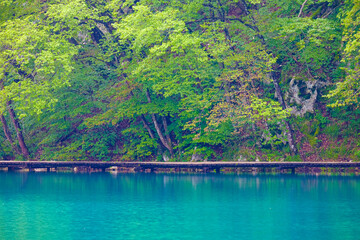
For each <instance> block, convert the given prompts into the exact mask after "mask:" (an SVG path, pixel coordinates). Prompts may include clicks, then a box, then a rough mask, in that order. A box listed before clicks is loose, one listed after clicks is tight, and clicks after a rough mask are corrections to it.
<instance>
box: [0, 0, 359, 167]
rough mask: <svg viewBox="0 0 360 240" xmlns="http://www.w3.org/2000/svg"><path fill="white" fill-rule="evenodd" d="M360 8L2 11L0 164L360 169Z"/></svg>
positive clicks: (163, 0)
mask: <svg viewBox="0 0 360 240" xmlns="http://www.w3.org/2000/svg"><path fill="white" fill-rule="evenodd" d="M359 60H360V0H2V1H1V2H0V118H1V128H2V129H1V131H0V159H16V160H32V159H37V160H44V161H45V160H59V161H82V160H91V161H110V160H111V161H222V160H226V161H335V160H336V161H358V160H360V136H359V132H360V121H359V114H360V109H359V108H358V100H359V89H360V62H359Z"/></svg>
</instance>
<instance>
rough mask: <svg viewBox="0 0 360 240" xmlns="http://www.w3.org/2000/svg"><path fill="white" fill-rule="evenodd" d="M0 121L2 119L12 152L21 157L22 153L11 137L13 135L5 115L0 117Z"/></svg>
mask: <svg viewBox="0 0 360 240" xmlns="http://www.w3.org/2000/svg"><path fill="white" fill-rule="evenodd" d="M0 119H1V123H2V125H3V129H4V134H5V136H6V139H7V140H8V141H9V143H10V145H11V148H12V150H13V151H14V153H15V154H18V155H21V152H20V150H19V148H18V146H17V145H16V143H14V141H13V139H12V137H11V133H10V130H9V127H8V125H7V122H6V119H5V117H4V115H0Z"/></svg>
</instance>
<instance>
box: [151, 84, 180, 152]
mask: <svg viewBox="0 0 360 240" xmlns="http://www.w3.org/2000/svg"><path fill="white" fill-rule="evenodd" d="M146 97H147V99H148V102H149V103H151V98H150V94H149V90H148V89H146ZM151 119H152V121H153V123H154V125H155V129H156V132H157V134H158V135H159V138H160V141H161V143H162V144H163V145H164V146H165V147H166V148H167V149H168V150H169V152H170V154H171V157H173V156H174V151H173V149H172V146H171V140H170V142H168V141H167V140H166V139H165V137H164V134H163V133H162V132H161V129H160V126H159V123H158V121H157V120H156V116H155V114H154V113H152V114H151Z"/></svg>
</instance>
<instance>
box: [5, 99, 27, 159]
mask: <svg viewBox="0 0 360 240" xmlns="http://www.w3.org/2000/svg"><path fill="white" fill-rule="evenodd" d="M8 106H9V113H10V118H11V121H12V123H13V124H14V127H15V130H16V135H17V138H18V141H19V145H20V149H21V152H22V155H23V156H24V157H25V158H26V159H28V158H29V155H30V154H29V150H28V148H27V146H26V144H25V141H24V137H23V134H22V130H21V127H20V124H19V121H18V120H17V118H16V115H15V112H14V110H13V109H12V108H11V106H10V102H8Z"/></svg>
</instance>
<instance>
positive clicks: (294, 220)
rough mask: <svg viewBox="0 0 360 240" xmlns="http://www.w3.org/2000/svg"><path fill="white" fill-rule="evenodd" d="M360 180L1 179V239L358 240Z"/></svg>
mask: <svg viewBox="0 0 360 240" xmlns="http://www.w3.org/2000/svg"><path fill="white" fill-rule="evenodd" d="M359 224H360V178H359V177H351V176H346V177H340V176H332V177H327V176H319V177H316V176H297V175H256V176H252V175H222V174H206V175H188V174H118V175H112V174H109V173H96V174H94V173H92V174H72V173H16V172H0V239H1V240H3V239H9V240H10V239H11V240H13V239H27V240H28V239H52V240H54V239H76V240H79V239H145V240H152V239H154V240H155V239H156V240H158V239H259V240H263V239H314V240H315V239H317V240H318V239H326V240H330V239H341V240H345V239H360V227H359Z"/></svg>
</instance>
